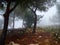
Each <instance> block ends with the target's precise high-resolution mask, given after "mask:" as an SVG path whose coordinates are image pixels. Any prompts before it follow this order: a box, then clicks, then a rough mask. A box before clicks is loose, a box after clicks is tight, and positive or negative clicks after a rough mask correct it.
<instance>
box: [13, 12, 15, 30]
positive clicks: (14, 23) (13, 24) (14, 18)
mask: <svg viewBox="0 0 60 45" xmlns="http://www.w3.org/2000/svg"><path fill="white" fill-rule="evenodd" d="M14 21H15V12H14V15H13V29H14V24H15V22H14Z"/></svg>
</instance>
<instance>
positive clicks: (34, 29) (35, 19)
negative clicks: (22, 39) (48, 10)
mask: <svg viewBox="0 0 60 45" xmlns="http://www.w3.org/2000/svg"><path fill="white" fill-rule="evenodd" d="M34 16H35V17H34V26H33V33H35V32H36V25H37V15H36V13H34Z"/></svg>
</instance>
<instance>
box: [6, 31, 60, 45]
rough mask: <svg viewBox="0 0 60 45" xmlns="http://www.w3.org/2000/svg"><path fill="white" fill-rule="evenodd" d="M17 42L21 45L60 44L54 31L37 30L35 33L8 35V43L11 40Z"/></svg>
mask: <svg viewBox="0 0 60 45" xmlns="http://www.w3.org/2000/svg"><path fill="white" fill-rule="evenodd" d="M11 41H13V42H15V43H18V44H20V45H30V44H38V45H60V41H57V39H55V37H54V36H53V34H52V33H49V32H36V33H35V34H33V33H25V34H24V35H22V36H19V35H18V34H15V35H13V36H7V37H6V44H8V43H9V42H11Z"/></svg>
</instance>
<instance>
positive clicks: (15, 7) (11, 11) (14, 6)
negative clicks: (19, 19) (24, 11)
mask: <svg viewBox="0 0 60 45" xmlns="http://www.w3.org/2000/svg"><path fill="white" fill-rule="evenodd" d="M18 4H19V3H18V2H17V3H16V4H15V5H14V7H13V8H12V9H10V12H9V13H11V12H12V11H13V10H14V9H15V8H16V7H17V5H18Z"/></svg>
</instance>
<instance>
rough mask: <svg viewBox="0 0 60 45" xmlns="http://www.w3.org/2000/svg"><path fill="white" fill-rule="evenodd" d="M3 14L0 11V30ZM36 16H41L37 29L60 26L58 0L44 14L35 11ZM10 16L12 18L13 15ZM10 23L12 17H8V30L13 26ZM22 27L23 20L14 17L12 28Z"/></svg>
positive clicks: (2, 11) (59, 1)
mask: <svg viewBox="0 0 60 45" xmlns="http://www.w3.org/2000/svg"><path fill="white" fill-rule="evenodd" d="M3 14H4V10H0V29H2V28H3V23H4V22H3V21H4V18H3ZM36 14H37V15H43V18H42V19H40V20H39V21H38V22H37V26H39V27H46V26H52V25H60V0H57V3H56V4H55V5H54V6H52V7H51V8H49V10H48V11H46V12H43V11H42V12H40V11H37V12H36ZM11 15H12V16H13V14H11ZM12 21H13V20H12V17H10V20H9V28H12V25H13V23H12ZM22 26H23V20H22V19H19V18H17V17H16V18H15V26H14V27H15V28H22Z"/></svg>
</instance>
